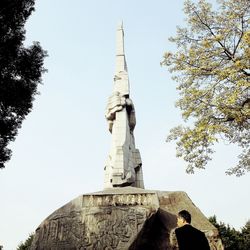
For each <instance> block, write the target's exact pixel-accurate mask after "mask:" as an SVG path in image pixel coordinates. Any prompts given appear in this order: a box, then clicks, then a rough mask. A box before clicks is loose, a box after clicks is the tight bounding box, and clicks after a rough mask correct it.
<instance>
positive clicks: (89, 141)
mask: <svg viewBox="0 0 250 250" xmlns="http://www.w3.org/2000/svg"><path fill="white" fill-rule="evenodd" d="M183 2H184V1H183V0H176V1H167V0H156V1H149V0H147V1H145V0H136V1H135V0H127V1H120V0H107V1H100V0H99V1H97V0H91V1H87V0H71V1H69V0H53V1H51V0H37V1H36V11H35V12H34V13H33V15H32V17H31V18H30V19H29V21H28V23H27V25H26V27H27V41H26V43H27V44H31V42H32V41H40V42H41V45H42V46H43V48H44V49H46V50H47V51H48V54H49V57H48V58H47V59H46V61H45V67H46V68H47V69H48V73H46V74H45V75H44V77H43V83H44V84H43V85H40V86H39V91H40V93H41V94H40V95H39V96H37V97H36V100H35V102H34V108H33V111H32V112H31V113H30V114H29V115H28V117H27V118H26V120H25V121H24V123H23V126H22V128H21V129H20V131H19V135H18V137H17V139H16V141H15V142H14V143H12V145H11V148H12V150H13V156H12V159H11V161H10V162H9V163H8V164H6V168H5V169H4V170H1V171H0V200H1V206H0V245H3V246H4V250H13V249H16V247H17V245H18V244H19V243H20V242H21V241H24V240H26V239H27V237H28V235H29V234H30V233H32V232H34V231H35V229H36V228H37V227H38V225H39V224H40V223H41V222H42V221H43V220H44V219H45V218H46V217H47V216H48V215H50V214H51V213H52V212H53V211H55V210H56V209H58V208H59V207H61V206H62V205H64V204H66V203H67V202H69V201H70V200H72V199H74V198H76V197H77V196H79V195H81V194H84V193H88V192H95V191H100V190H102V189H103V175H104V171H103V167H104V163H105V159H106V157H107V155H108V152H109V147H110V141H111V136H110V133H109V132H108V128H107V123H106V121H105V118H104V111H105V106H106V103H107V99H108V96H109V95H110V94H111V92H112V85H113V74H114V63H115V32H116V27H117V24H118V23H119V22H120V21H121V20H123V23H124V30H125V52H126V57H127V64H128V70H129V78H130V84H131V98H132V100H133V101H134V104H135V109H136V117H137V125H136V128H135V131H134V134H135V139H136V146H137V148H138V149H139V150H140V152H141V156H142V161H143V171H144V183H145V187H146V188H147V189H155V190H162V191H163V190H165V191H177V190H181V191H185V192H187V194H188V195H189V197H190V198H191V199H192V201H193V202H194V203H195V205H196V206H198V207H199V208H200V209H201V211H202V212H203V213H204V214H205V215H206V216H212V215H214V214H215V215H217V218H218V220H219V221H223V222H225V223H229V224H230V225H231V226H234V227H236V228H237V229H238V228H240V227H242V226H243V225H244V224H245V222H246V221H247V220H248V219H250V214H249V211H250V199H249V197H250V189H249V185H250V184H249V177H250V176H249V174H248V175H245V176H243V177H241V178H237V177H234V176H226V175H225V173H224V172H225V170H226V169H227V168H229V167H231V166H233V164H235V162H236V161H237V152H238V150H237V148H236V147H233V146H228V145H224V144H223V143H222V144H221V145H219V146H218V147H216V150H217V152H216V154H215V155H214V160H213V161H212V162H210V163H209V165H208V167H207V170H204V171H197V172H196V174H195V175H187V174H186V173H185V168H184V166H185V162H184V161H183V160H181V159H176V157H175V144H174V143H170V144H167V143H165V138H166V136H167V134H168V131H169V129H170V128H172V127H173V126H175V125H177V124H179V123H181V122H182V120H181V116H180V112H179V110H177V109H176V108H175V106H174V103H175V101H176V100H177V98H178V93H177V91H176V89H175V87H176V85H175V82H173V80H171V76H170V73H169V72H168V71H167V69H166V68H165V67H161V66H160V61H161V60H162V56H163V53H164V51H166V50H171V49H173V47H172V46H173V45H172V44H171V43H170V42H169V41H168V37H170V36H171V35H174V34H175V30H176V26H177V25H183V22H184V15H183V12H182V8H183ZM213 2H214V1H213Z"/></svg>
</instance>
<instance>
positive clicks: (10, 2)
mask: <svg viewBox="0 0 250 250" xmlns="http://www.w3.org/2000/svg"><path fill="white" fill-rule="evenodd" d="M32 11H34V0H1V1H0V168H3V167H4V163H5V162H6V161H8V160H9V159H10V157H11V150H10V149H8V148H7V146H8V144H9V142H10V141H14V139H15V137H16V135H17V132H18V129H19V128H20V127H21V124H22V121H23V120H24V119H25V117H26V115H27V114H28V113H29V112H30V111H31V109H32V102H33V101H34V96H35V95H36V94H38V92H37V85H38V84H39V83H41V75H42V73H43V72H44V71H45V69H44V68H43V60H44V57H45V56H46V52H45V51H44V50H43V49H42V48H41V46H40V44H39V43H38V42H35V43H33V45H32V46H30V47H28V48H25V47H24V45H23V42H24V39H25V29H24V25H25V22H26V21H27V19H28V17H29V16H30V15H31V13H32Z"/></svg>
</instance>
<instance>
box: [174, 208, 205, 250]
mask: <svg viewBox="0 0 250 250" xmlns="http://www.w3.org/2000/svg"><path fill="white" fill-rule="evenodd" d="M190 223H191V214H190V213H189V212H188V211H186V210H182V211H180V212H179V213H178V216H177V226H178V228H177V229H175V234H176V238H177V242H178V246H179V250H210V247H209V244H208V240H207V238H206V236H205V234H204V233H203V232H201V231H200V230H198V229H196V228H194V227H192V226H191V225H190Z"/></svg>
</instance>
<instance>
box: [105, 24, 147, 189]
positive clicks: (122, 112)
mask: <svg viewBox="0 0 250 250" xmlns="http://www.w3.org/2000/svg"><path fill="white" fill-rule="evenodd" d="M116 40H117V42H116V68H115V76H114V88H113V93H112V95H111V96H110V98H109V99H108V105H107V108H106V114H105V117H106V119H107V121H108V124H109V131H110V132H111V134H112V142H111V150H110V154H109V156H108V159H107V163H106V166H105V168H104V170H105V179H104V188H111V187H124V186H133V187H138V188H144V184H143V176H142V168H141V165H142V162H141V156H140V152H139V150H138V149H136V148H135V139H134V134H133V131H134V128H135V125H136V118H135V108H134V105H133V102H132V100H131V99H130V96H129V95H130V91H129V79H128V71H127V63H126V58H125V53H124V31H123V27H122V23H121V24H120V25H119V26H118V29H117V34H116Z"/></svg>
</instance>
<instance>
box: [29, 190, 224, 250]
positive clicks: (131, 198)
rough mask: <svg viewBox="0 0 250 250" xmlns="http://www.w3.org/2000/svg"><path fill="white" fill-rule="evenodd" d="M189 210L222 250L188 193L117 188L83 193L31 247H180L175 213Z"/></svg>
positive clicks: (45, 227)
mask: <svg viewBox="0 0 250 250" xmlns="http://www.w3.org/2000/svg"><path fill="white" fill-rule="evenodd" d="M182 209H186V210H188V211H189V212H190V213H191V214H192V224H193V225H194V226H195V227H197V228H199V229H200V230H202V231H203V232H205V234H206V236H207V238H208V240H209V244H210V246H211V250H222V249H223V246H222V243H221V240H220V239H219V236H218V231H217V229H216V228H215V227H214V226H213V225H212V224H211V223H210V222H209V221H208V220H207V219H206V217H205V216H204V215H203V214H202V213H201V211H200V210H199V209H198V208H197V207H196V206H195V205H194V204H193V203H192V201H191V199H190V198H189V197H188V195H187V194H186V193H185V192H166V191H150V190H144V189H140V188H132V187H126V188H112V189H105V190H104V191H101V192H96V193H91V194H84V195H81V196H79V197H77V198H76V199H74V200H72V201H70V202H69V203H67V204H66V205H65V206H63V207H61V208H59V209H58V210H56V211H55V212H54V213H52V214H51V215H50V216H49V217H48V218H46V219H45V220H44V221H43V222H42V224H41V225H40V226H39V227H38V228H37V230H36V233H35V236H34V240H33V242H32V246H31V250H42V249H43V250H73V249H74V250H102V249H103V250H104V249H105V250H111V249H115V250H128V249H130V250H154V249H155V250H157V249H159V250H163V249H178V248H177V246H176V241H175V238H174V233H173V232H174V229H175V227H176V214H177V213H178V212H179V211H180V210H182Z"/></svg>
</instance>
